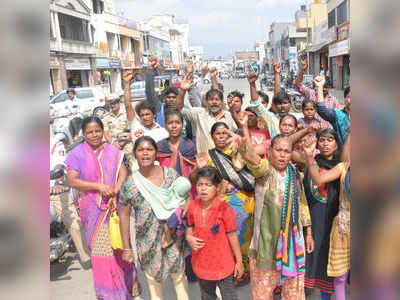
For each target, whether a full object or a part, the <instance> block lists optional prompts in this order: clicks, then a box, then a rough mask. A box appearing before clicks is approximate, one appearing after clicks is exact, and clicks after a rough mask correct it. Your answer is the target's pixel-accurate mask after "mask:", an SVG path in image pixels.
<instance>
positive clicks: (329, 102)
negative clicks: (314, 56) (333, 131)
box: [294, 60, 343, 129]
mask: <svg viewBox="0 0 400 300" xmlns="http://www.w3.org/2000/svg"><path fill="white" fill-rule="evenodd" d="M307 67H308V63H307V60H302V61H301V69H300V71H299V74H298V75H297V78H296V81H295V84H294V86H295V88H296V90H297V91H299V92H300V93H301V94H302V95H303V96H304V97H305V99H310V100H312V101H317V95H316V92H315V91H314V90H313V89H310V88H308V87H305V86H304V85H303V83H302V82H303V75H304V73H305V72H306V71H307ZM330 88H332V84H331V82H330V80H327V81H325V84H324V88H323V95H324V102H325V105H326V107H327V108H337V109H342V108H343V105H340V104H339V101H338V99H336V97H335V96H333V95H332V94H331V93H329V89H330ZM315 118H316V119H318V120H319V121H321V127H322V129H324V128H332V125H331V124H330V123H329V122H328V121H325V120H324V119H322V118H321V116H320V115H318V114H316V115H315Z"/></svg>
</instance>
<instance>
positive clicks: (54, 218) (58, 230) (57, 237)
mask: <svg viewBox="0 0 400 300" xmlns="http://www.w3.org/2000/svg"><path fill="white" fill-rule="evenodd" d="M64 177H65V174H64V170H63V169H55V170H52V171H50V180H55V184H54V186H53V187H51V188H50V196H57V195H60V194H62V193H65V192H68V191H69V187H67V186H66V185H65V180H64V179H65V178H64ZM60 180H62V181H60ZM72 245H73V243H72V238H71V236H70V234H69V233H68V231H67V229H66V227H65V225H64V224H63V222H62V220H61V216H58V215H57V212H56V209H55V208H54V207H53V206H52V205H51V201H50V253H49V259H50V262H51V263H52V262H55V261H57V260H58V259H60V258H61V257H62V256H63V255H64V253H65V252H66V251H68V250H69V249H70V248H71V247H72Z"/></svg>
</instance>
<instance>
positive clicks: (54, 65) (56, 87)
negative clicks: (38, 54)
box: [49, 55, 63, 96]
mask: <svg viewBox="0 0 400 300" xmlns="http://www.w3.org/2000/svg"><path fill="white" fill-rule="evenodd" d="M49 69H50V74H49V75H50V96H52V95H55V94H57V93H58V92H60V91H61V90H62V89H63V84H62V72H61V70H62V66H61V62H60V59H59V58H58V57H57V56H55V55H50V58H49Z"/></svg>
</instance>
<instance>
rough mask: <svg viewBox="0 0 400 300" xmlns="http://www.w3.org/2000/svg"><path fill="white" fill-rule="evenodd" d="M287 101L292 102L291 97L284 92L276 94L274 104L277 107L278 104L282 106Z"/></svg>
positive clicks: (273, 99)
mask: <svg viewBox="0 0 400 300" xmlns="http://www.w3.org/2000/svg"><path fill="white" fill-rule="evenodd" d="M285 100H289V101H290V98H289V95H288V94H286V92H284V91H280V92H279V93H278V94H276V95H275V96H274V98H272V103H273V104H275V105H277V104H281V103H282V102H284V101H285Z"/></svg>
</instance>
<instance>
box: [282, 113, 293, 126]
mask: <svg viewBox="0 0 400 300" xmlns="http://www.w3.org/2000/svg"><path fill="white" fill-rule="evenodd" d="M286 117H289V118H292V119H293V120H294V126H295V127H296V128H297V118H296V117H295V116H294V115H292V114H284V115H283V116H282V117H281V118H280V120H279V125H281V123H282V121H283V119H284V118H286Z"/></svg>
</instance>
